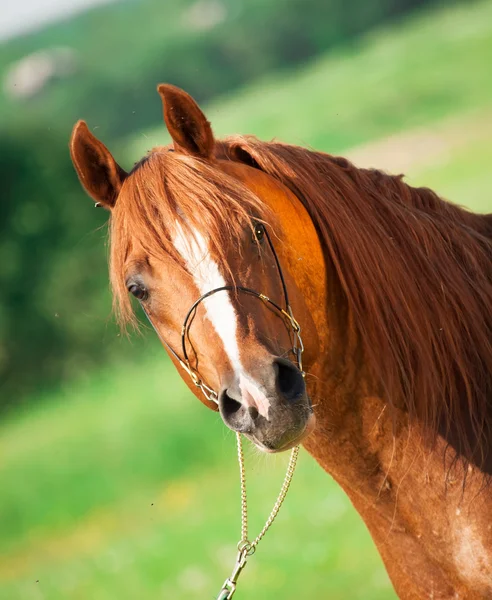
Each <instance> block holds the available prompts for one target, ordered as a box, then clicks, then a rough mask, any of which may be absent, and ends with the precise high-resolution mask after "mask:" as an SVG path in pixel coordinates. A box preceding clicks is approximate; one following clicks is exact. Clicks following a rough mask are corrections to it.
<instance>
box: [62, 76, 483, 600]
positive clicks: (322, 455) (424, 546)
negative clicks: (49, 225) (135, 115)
mask: <svg viewBox="0 0 492 600" xmlns="http://www.w3.org/2000/svg"><path fill="white" fill-rule="evenodd" d="M158 91H159V93H160V95H161V97H162V100H163V106H164V120H165V122H166V125H167V128H168V130H169V133H170V135H171V138H172V145H171V146H166V147H158V148H154V149H153V150H151V151H150V152H149V153H148V154H147V156H145V157H144V158H143V159H142V160H140V162H138V163H137V164H136V165H135V166H134V167H133V169H132V170H131V171H129V172H126V171H125V170H124V169H123V168H122V167H120V166H119V165H118V164H117V163H116V161H115V160H114V158H113V157H112V155H111V154H110V152H109V150H108V149H107V148H106V147H105V146H104V145H103V144H102V143H101V142H100V141H99V140H97V139H96V138H95V137H94V135H93V134H92V133H91V132H90V131H89V129H88V128H87V125H86V124H85V123H84V122H82V121H80V122H79V123H77V125H76V126H75V129H74V131H73V135H72V139H71V146H70V148H71V154H72V159H73V163H74V165H75V168H76V171H77V173H78V176H79V178H80V181H81V183H82V186H83V187H84V188H85V190H86V191H87V192H88V193H89V195H90V196H92V198H94V199H95V200H96V202H97V203H98V204H99V205H102V206H103V207H105V208H106V209H108V210H109V211H110V214H111V218H110V234H111V254H110V273H111V282H112V287H113V291H114V297H115V303H116V307H117V310H118V312H119V315H120V318H121V320H122V321H123V322H128V321H132V320H134V316H133V313H132V308H131V306H132V305H131V302H130V299H129V295H128V292H130V293H131V294H133V295H134V296H136V297H137V298H138V299H139V301H140V303H141V305H142V308H143V309H144V311H145V312H146V313H147V315H148V317H149V319H150V320H151V322H152V324H153V326H154V328H155V329H156V331H157V333H158V335H159V336H160V338H161V340H162V341H163V343H164V345H165V347H166V349H167V351H168V353H169V354H170V357H171V359H172V360H173V361H174V364H175V365H176V367H177V369H178V371H179V372H180V374H181V376H182V377H183V378H184V380H185V381H186V383H187V384H188V385H189V386H190V389H192V390H193V391H194V392H195V393H196V395H197V396H198V397H199V398H200V399H201V400H202V401H203V402H204V403H205V404H206V405H207V406H209V407H210V408H212V409H216V410H217V409H218V410H219V411H220V415H221V417H222V419H223V420H224V422H225V424H226V425H227V426H228V427H230V428H231V429H232V430H235V431H240V432H243V433H244V434H245V435H247V436H248V437H249V438H250V439H251V440H253V442H254V443H255V444H256V445H257V446H258V447H259V448H261V449H262V450H266V451H269V452H277V451H281V450H285V449H287V448H289V447H291V446H293V445H295V444H298V443H301V442H302V444H303V446H304V447H305V448H306V450H307V451H308V452H309V453H310V454H311V455H312V456H313V457H314V458H315V459H316V460H317V461H318V463H319V464H320V465H321V466H322V467H323V469H325V470H326V471H327V472H328V473H330V474H331V475H332V476H333V477H334V478H335V479H336V481H337V482H338V483H339V484H340V485H341V486H342V488H343V489H344V490H345V492H346V493H347V495H348V496H349V498H350V500H351V501H352V503H353V505H354V506H355V508H356V509H357V511H358V512H359V514H360V515H361V517H362V518H363V519H364V521H365V523H366V525H367V527H368V529H369V531H370V533H371V535H372V537H373V539H374V541H375V543H376V546H377V548H378V550H379V552H380V554H381V556H382V559H383V561H384V563H385V566H386V569H387V571H388V573H389V576H390V578H391V581H392V583H393V585H394V587H395V590H396V592H397V594H398V595H399V597H400V598H403V599H419V600H420V599H422V598H434V599H437V598H440V599H445V598H446V599H447V598H449V599H451V598H462V599H465V598H466V599H468V600H470V599H475V598H492V487H491V486H490V485H489V478H490V475H491V473H492V445H491V441H492V435H491V429H492V215H478V214H473V213H471V212H468V211H467V210H465V209H463V208H460V207H458V206H455V205H453V204H450V203H448V202H445V201H444V200H442V199H440V198H439V197H438V196H437V195H436V194H435V193H433V192H432V191H430V190H429V189H423V188H413V187H410V186H409V185H407V184H406V183H404V181H403V180H402V177H401V176H396V177H394V176H390V175H387V174H385V173H382V172H381V171H377V170H366V169H359V168H357V167H355V166H354V165H352V164H351V163H349V162H348V161H347V160H345V159H343V158H335V157H333V156H330V155H328V154H323V153H319V152H314V151H310V150H306V149H304V148H300V147H296V146H290V145H285V144H280V143H277V142H262V141H259V140H258V139H256V138H254V137H242V136H234V137H230V138H227V139H225V140H223V141H217V140H215V138H214V136H213V133H212V129H211V126H210V123H209V122H208V121H207V119H206V118H205V116H204V115H203V113H202V112H201V110H200V108H199V107H198V106H197V104H196V103H195V102H194V100H193V99H192V98H191V97H190V96H189V95H188V94H186V93H185V92H183V91H182V90H179V89H178V88H176V87H173V86H170V85H160V86H159V88H158ZM284 284H285V289H284V287H283V286H284ZM244 288H247V289H249V290H253V291H254V292H255V293H256V295H255V293H252V294H247V293H241V291H242V289H244ZM209 291H214V293H213V294H211V295H209V296H208V297H207V298H206V299H203V301H201V302H199V303H198V305H197V306H196V307H195V310H194V313H193V315H192V318H189V319H188V322H187V325H186V327H185V329H186V331H185V332H183V339H182V335H181V333H182V326H183V321H184V319H185V317H186V315H187V313H188V311H189V309H190V307H192V305H193V304H194V303H195V302H196V301H197V300H198V299H199V298H201V297H202V296H203V295H205V294H207V292H209ZM284 291H286V292H288V295H289V301H288V302H289V305H290V306H291V307H292V311H293V313H292V315H295V319H296V320H297V322H299V323H300V325H301V326H302V336H303V339H304V344H305V350H304V354H303V361H304V368H305V371H306V377H305V379H304V378H303V373H301V371H300V370H299V368H298V366H297V365H296V362H295V360H294V357H293V356H292V345H293V342H292V337H293V335H292V333H293V332H292V328H291V324H292V322H295V321H294V320H292V321H291V322H289V320H288V319H286V318H285V314H284V313H282V312H280V311H279V310H277V309H275V308H274V306H273V305H271V304H269V303H268V302H262V301H261V298H260V299H259V297H260V295H262V296H267V297H268V298H270V299H272V301H273V302H275V303H276V305H277V306H278V307H280V308H285V307H286V302H287V299H286V298H285V297H284ZM287 312H288V311H287ZM279 316H280V317H282V318H279ZM184 352H186V354H187V357H188V358H187V359H186V360H185V356H184V355H183V353H184ZM188 361H189V362H188ZM190 375H191V377H190ZM193 379H194V380H195V382H197V383H199V384H200V382H203V386H205V387H204V390H205V395H202V394H201V390H200V389H198V388H197V387H195V384H194V382H193ZM214 400H217V404H216V403H215V402H214ZM311 403H312V404H311Z"/></svg>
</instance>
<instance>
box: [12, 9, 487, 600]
mask: <svg viewBox="0 0 492 600" xmlns="http://www.w3.org/2000/svg"><path fill="white" fill-rule="evenodd" d="M436 31H438V32H439V36H437V35H436V33H435V32H436ZM491 39H492V3H491V2H481V3H475V4H472V5H470V6H469V7H468V9H467V10H465V9H464V8H461V9H458V8H456V9H453V10H450V11H443V12H442V13H441V14H436V15H434V16H432V18H430V17H429V19H428V20H421V21H413V22H412V23H411V24H409V25H408V26H407V25H405V26H401V27H399V28H397V30H396V31H393V32H392V31H390V30H387V31H385V32H384V34H382V35H380V36H376V35H374V36H372V37H371V38H369V39H366V41H365V42H363V43H362V44H361V45H360V46H359V47H358V48H352V49H351V50H350V51H346V52H345V53H344V54H340V55H337V56H334V55H330V56H329V57H327V58H326V59H324V60H322V61H319V62H317V63H316V64H315V65H313V66H311V67H308V68H307V69H306V70H304V71H301V72H299V73H298V74H291V75H290V76H288V77H286V78H280V77H279V78H276V79H275V80H273V81H270V82H268V83H266V82H262V83H261V84H258V85H255V86H252V87H250V88H248V89H247V90H245V91H244V93H243V94H240V95H238V96H237V97H231V98H230V99H226V100H224V101H221V102H218V103H216V104H215V105H214V106H212V107H210V110H209V111H208V114H209V116H210V117H211V119H212V122H213V123H214V124H215V125H216V129H217V131H219V132H220V133H226V132H233V131H243V132H253V133H257V134H258V135H261V136H262V137H271V136H273V135H278V136H280V137H281V138H282V139H285V140H288V141H291V142H302V143H308V144H312V145H315V146H317V147H322V148H324V149H328V150H333V151H335V150H342V149H344V148H348V147H350V146H351V145H352V144H355V143H357V144H359V143H361V142H364V141H367V140H369V139H377V138H379V137H382V136H384V135H387V134H388V133H390V132H391V133H393V132H395V131H398V130H400V129H403V128H405V127H414V126H417V125H418V126H420V125H425V124H429V126H432V124H433V123H434V122H435V121H436V120H437V119H438V118H439V119H441V118H442V117H444V116H446V115H451V114H454V115H455V116H456V118H457V119H458V120H459V119H460V118H461V117H460V116H459V115H460V114H461V113H464V112H466V114H467V118H468V116H469V114H470V112H472V113H473V112H476V114H477V115H478V114H482V113H480V111H482V112H483V110H484V107H485V106H486V104H487V102H486V101H487V99H488V102H489V104H490V99H491V98H492V88H491V86H492V80H491V79H490V77H488V65H486V61H485V59H484V57H485V56H487V55H489V54H490V50H491V48H492V45H491ZM473 55H474V56H475V60H473V59H472V56H473ZM486 74H487V76H485V75H486ZM460 80H461V82H462V83H461V85H458V83H459V81H460ZM320 115H323V117H322V118H320ZM477 118H478V117H477ZM484 118H485V117H484ZM463 123H464V125H463V127H466V123H468V121H467V120H466V119H464V120H463ZM147 135H150V136H151V137H155V138H157V137H158V134H157V133H156V132H154V133H150V134H149V133H148V134H147ZM159 137H161V136H160V133H159ZM142 139H143V138H142ZM147 142H148V141H147ZM155 143H158V141H157V139H156V141H155ZM396 143H397V142H396ZM139 144H140V141H137V142H136V141H135V140H132V142H131V144H129V149H130V150H131V153H132V154H134V153H135V152H136V151H138V149H139ZM133 158H135V156H134V157H133ZM490 164H492V144H491V143H490V135H489V128H487V127H484V128H483V130H481V128H480V127H478V128H477V133H476V134H475V135H473V136H472V137H470V136H469V135H463V136H462V137H460V136H459V135H456V139H455V140H454V142H453V143H452V144H449V145H448V146H447V148H446V151H445V152H441V153H440V154H438V155H436V156H434V157H433V159H432V161H429V162H428V163H426V164H419V165H417V166H416V167H413V168H410V170H409V179H410V181H411V182H412V183H416V184H420V185H424V184H425V185H429V186H431V187H433V188H434V189H436V190H437V191H439V192H440V193H442V194H444V195H445V196H447V197H449V198H451V199H453V200H455V201H458V202H461V203H463V204H468V205H469V206H471V207H472V208H475V209H477V210H478V209H480V210H484V211H485V210H488V211H491V210H492V206H491V204H492V203H491V201H490V190H491V188H492V171H491V169H490ZM381 166H384V165H381ZM101 335H103V332H102V333H101ZM151 349H152V350H151V352H152V354H153V356H152V357H151V358H149V359H147V360H145V361H140V362H139V363H138V364H121V365H119V366H116V367H111V368H105V369H101V371H100V372H97V373H91V374H90V375H88V376H87V378H86V380H85V381H79V382H74V383H73V384H72V385H70V386H67V387H65V388H64V389H61V390H59V391H58V392H56V393H53V394H51V395H50V397H49V398H46V399H45V401H44V402H38V403H37V405H36V407H35V408H29V410H27V409H26V411H25V412H22V411H19V412H18V413H16V414H11V415H10V417H9V420H8V421H4V422H3V423H2V424H1V425H0V481H1V482H2V487H1V488H0V531H1V536H0V556H1V559H0V600H62V599H63V600H79V599H80V600H87V599H90V600H114V599H115V598H118V600H130V599H131V600H134V599H137V598H138V599H140V598H143V599H147V598H149V599H150V598H153V599H155V598H162V599H168V598H171V597H172V598H174V599H178V600H179V599H181V598H182V599H184V598H186V599H187V600H190V599H197V600H198V599H200V600H203V599H204V598H211V599H212V598H213V597H214V594H216V593H217V590H218V589H219V588H220V585H221V584H222V582H223V580H224V578H225V577H226V576H227V575H228V574H229V572H230V569H231V567H232V563H233V560H234V557H235V552H234V544H235V541H236V540H237V538H238V531H239V493H238V492H239V490H238V476H237V466H236V459H235V448H234V436H233V435H232V434H231V433H230V432H228V431H227V430H226V429H225V428H224V426H223V425H222V424H221V422H220V420H219V419H218V417H217V416H216V415H215V414H213V413H212V412H211V411H207V410H206V409H204V408H203V407H201V406H200V405H199V403H198V402H197V400H196V399H194V398H192V397H191V395H190V394H189V392H188V391H187V389H186V388H185V386H184V384H183V383H182V382H181V381H180V380H179V379H178V376H177V374H176V373H175V371H174V369H173V368H172V367H171V365H170V364H169V362H168V361H167V360H166V359H165V358H164V354H163V352H162V351H161V350H160V348H159V346H158V344H157V341H156V340H154V341H153V342H152V345H151ZM286 458H287V457H285V456H279V457H265V456H263V455H260V454H258V453H257V452H255V451H250V452H248V482H249V497H250V507H251V530H252V532H253V533H254V532H255V531H258V530H259V529H260V528H261V526H262V524H263V521H264V519H265V518H266V516H267V513H268V511H269V510H270V508H271V505H272V503H273V501H274V498H275V497H276V494H277V493H278V489H279V486H280V482H281V480H282V477H283V474H284V468H285V464H286ZM237 597H238V598H255V600H271V599H273V598H278V597H282V598H284V599H285V600H294V599H298V598H305V597H328V598H331V599H332V600H333V599H342V598H344V599H345V598H351V599H353V600H357V599H364V600H371V599H374V600H376V599H377V600H385V599H390V598H395V596H394V592H393V591H392V589H391V586H390V583H389V581H388V578H387V575H386V574H385V571H384V569H383V566H382V563H381V560H380V559H379V557H378V555H377V553H376V550H375V548H374V545H373V543H372V541H371V539H370V537H369V535H368V533H367V531H366V529H365V526H364V524H363V523H362V522H361V520H360V519H359V517H358V516H357V514H356V513H355V511H354V509H353V508H352V507H351V505H350V503H349V501H348V500H347V498H346V497H345V495H344V494H343V493H342V491H341V490H340V489H339V488H338V487H337V486H336V485H335V484H334V482H333V481H332V480H331V478H330V477H329V476H327V475H326V474H325V473H323V472H322V471H321V469H319V467H318V466H317V465H316V464H315V463H314V461H312V460H311V459H310V457H308V456H307V455H306V454H304V453H303V454H302V455H301V458H300V465H299V468H298V471H297V472H296V475H295V478H294V482H293V486H292V489H291V491H290V492H289V495H288V497H287V501H286V503H285V505H284V507H283V509H282V511H281V512H280V515H279V518H278V522H277V523H276V524H275V526H274V528H273V529H272V531H271V532H270V533H269V534H268V535H267V536H266V538H265V540H264V541H263V542H262V544H261V546H260V547H259V550H258V553H257V554H256V555H255V557H254V558H253V559H251V563H250V565H248V568H247V570H246V571H245V573H244V575H242V577H241V587H240V588H239V592H238V596H237Z"/></svg>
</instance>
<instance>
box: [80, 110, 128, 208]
mask: <svg viewBox="0 0 492 600" xmlns="http://www.w3.org/2000/svg"><path fill="white" fill-rule="evenodd" d="M70 155H71V157H72V162H73V165H74V167H75V170H76V171H77V175H78V176H79V179H80V183H81V184H82V187H83V188H84V189H85V191H86V192H87V193H88V194H89V196H91V197H92V198H94V200H95V201H96V202H97V204H96V206H98V205H100V206H103V207H104V208H108V209H111V208H113V206H114V205H115V202H116V198H117V197H118V194H119V192H120V189H121V186H122V184H123V181H124V180H125V178H126V177H127V173H126V172H125V171H124V170H123V169H122V168H121V167H120V166H119V165H118V163H117V162H116V161H115V160H114V158H113V157H112V155H111V152H110V151H109V150H108V149H107V148H106V146H105V145H104V144H103V143H102V142H100V141H99V140H98V139H97V138H96V137H95V136H94V135H93V134H92V133H91V132H90V131H89V128H88V127H87V124H86V123H85V121H79V122H78V123H77V124H76V125H75V127H74V128H73V132H72V137H71V139H70Z"/></svg>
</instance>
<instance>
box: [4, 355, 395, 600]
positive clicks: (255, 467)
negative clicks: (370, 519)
mask: <svg viewBox="0 0 492 600" xmlns="http://www.w3.org/2000/svg"><path fill="white" fill-rule="evenodd" d="M234 443H235V440H234V436H233V435H232V434H231V433H230V432H228V431H227V430H226V429H225V428H224V427H223V425H222V424H221V422H220V420H219V419H218V418H217V416H216V415H215V414H213V413H212V412H210V411H208V410H206V409H204V408H200V407H199V406H197V401H196V400H195V399H194V398H191V397H190V394H189V393H188V392H187V391H186V388H185V386H184V384H183V383H182V382H181V381H180V380H178V378H177V375H176V374H175V373H174V370H173V369H172V367H171V366H170V364H169V363H168V362H167V361H166V360H164V357H163V355H162V356H161V354H160V353H159V355H158V356H157V357H156V359H155V360H152V361H150V362H149V363H148V364H146V365H145V368H144V369H138V368H132V366H131V365H126V366H125V367H120V368H118V369H117V370H115V371H113V372H109V373H104V374H100V375H96V376H94V378H93V380H92V381H90V382H88V383H86V384H85V385H83V386H82V387H78V386H77V387H76V388H67V389H66V390H64V391H61V392H60V393H59V394H58V395H56V396H55V397H54V398H52V399H51V400H50V402H48V403H43V404H41V405H40V407H39V408H38V409H37V412H36V413H31V414H29V415H27V416H20V417H17V418H14V419H12V421H11V422H9V423H4V424H3V427H2V429H1V430H0V453H1V456H2V463H1V464H2V466H1V468H0V477H1V480H2V482H3V486H2V493H1V494H0V530H1V531H2V537H1V539H0V554H1V556H2V560H1V562H0V598H1V599H2V600H4V599H5V600H13V599H19V600H21V599H22V600H30V599H31V598H32V599H37V598H49V599H58V598H71V599H78V598H80V599H87V598H94V599H96V598H97V599H101V600H102V599H108V600H109V599H111V600H113V599H114V598H115V597H117V598H119V599H121V600H125V599H133V598H156V597H157V598H169V597H171V596H172V597H173V598H183V599H184V598H187V599H189V598H208V597H210V598H213V597H214V596H213V594H214V592H216V591H217V588H218V587H220V584H221V583H222V581H223V580H224V578H225V576H226V575H227V574H228V571H229V570H230V569H231V567H232V562H233V559H234V556H235V552H234V542H235V540H236V539H237V537H238V528H239V497H238V479H237V467H236V459H235V446H234ZM248 465H249V468H248V475H249V483H250V487H249V492H250V494H249V496H250V507H251V528H252V531H253V532H254V531H258V530H259V529H260V528H261V526H262V522H263V520H264V519H265V518H266V516H267V512H268V511H269V510H270V507H271V505H272V504H273V501H274V499H275V497H276V494H277V493H278V489H279V486H280V482H281V480H282V477H283V474H284V468H285V465H286V457H285V456H282V457H270V458H267V457H265V456H263V455H259V454H258V453H256V452H249V456H248ZM328 574H329V576H328ZM368 582H369V583H368ZM241 587H242V592H243V594H244V596H245V597H248V596H249V597H253V596H254V597H255V598H258V599H268V598H272V597H274V596H275V595H276V594H277V593H282V595H283V596H284V597H292V598H297V597H300V596H302V594H303V593H310V594H316V593H317V591H318V590H319V589H324V590H327V591H329V592H330V594H331V596H330V597H332V598H343V597H345V596H344V591H343V590H344V589H347V588H349V589H350V590H351V594H352V597H353V598H375V599H376V598H392V597H393V595H392V592H391V588H390V586H389V582H388V579H387V577H386V575H385V573H384V570H383V568H382V566H381V564H380V560H379V558H378V557H377V555H376V553H375V551H374V548H373V544H372V542H371V540H370V538H369V535H368V533H367V531H366V530H365V527H364V525H363V523H362V522H361V521H360V520H359V519H358V517H357V515H356V514H355V513H354V511H353V510H352V509H351V508H350V506H349V505H348V503H347V500H346V498H345V497H344V495H343V493H342V492H341V490H340V489H339V488H338V487H337V486H336V485H335V484H334V483H333V482H332V481H331V479H330V478H328V477H327V476H326V475H325V474H324V473H322V472H321V470H320V469H319V468H318V467H317V465H315V464H314V462H313V461H312V460H311V459H310V458H309V457H308V456H307V455H305V454H303V455H302V456H301V460H300V468H299V470H298V472H297V473H296V478H295V480H294V484H293V488H292V490H291V492H290V493H289V498H288V502H287V503H286V505H285V506H284V507H283V509H282V511H281V513H280V516H279V519H278V523H276V525H275V527H274V529H273V531H272V532H271V533H270V534H269V535H268V536H267V537H266V538H265V540H264V541H263V542H262V545H261V547H260V549H259V550H258V554H257V556H255V558H254V559H253V560H252V561H251V565H250V566H249V568H248V570H247V572H246V573H245V574H244V575H243V581H242V586H241ZM285 590H290V591H289V594H291V595H290V596H287V595H285ZM281 591H282V592H281ZM272 594H273V596H272Z"/></svg>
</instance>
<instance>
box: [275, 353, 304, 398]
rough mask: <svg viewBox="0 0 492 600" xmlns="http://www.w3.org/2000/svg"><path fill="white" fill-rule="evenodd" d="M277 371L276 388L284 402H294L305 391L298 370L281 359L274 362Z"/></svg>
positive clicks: (302, 378) (302, 379)
mask: <svg viewBox="0 0 492 600" xmlns="http://www.w3.org/2000/svg"><path fill="white" fill-rule="evenodd" d="M274 364H275V369H276V371H277V388H278V390H279V392H280V393H281V394H282V396H283V397H284V398H285V399H286V400H296V399H297V398H299V396H302V394H304V392H305V390H306V386H305V384H304V377H303V376H302V374H301V372H300V371H299V369H298V368H297V367H296V366H295V365H293V364H292V363H291V362H290V361H288V360H285V359H283V358H277V359H276V360H275V363H274Z"/></svg>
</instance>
